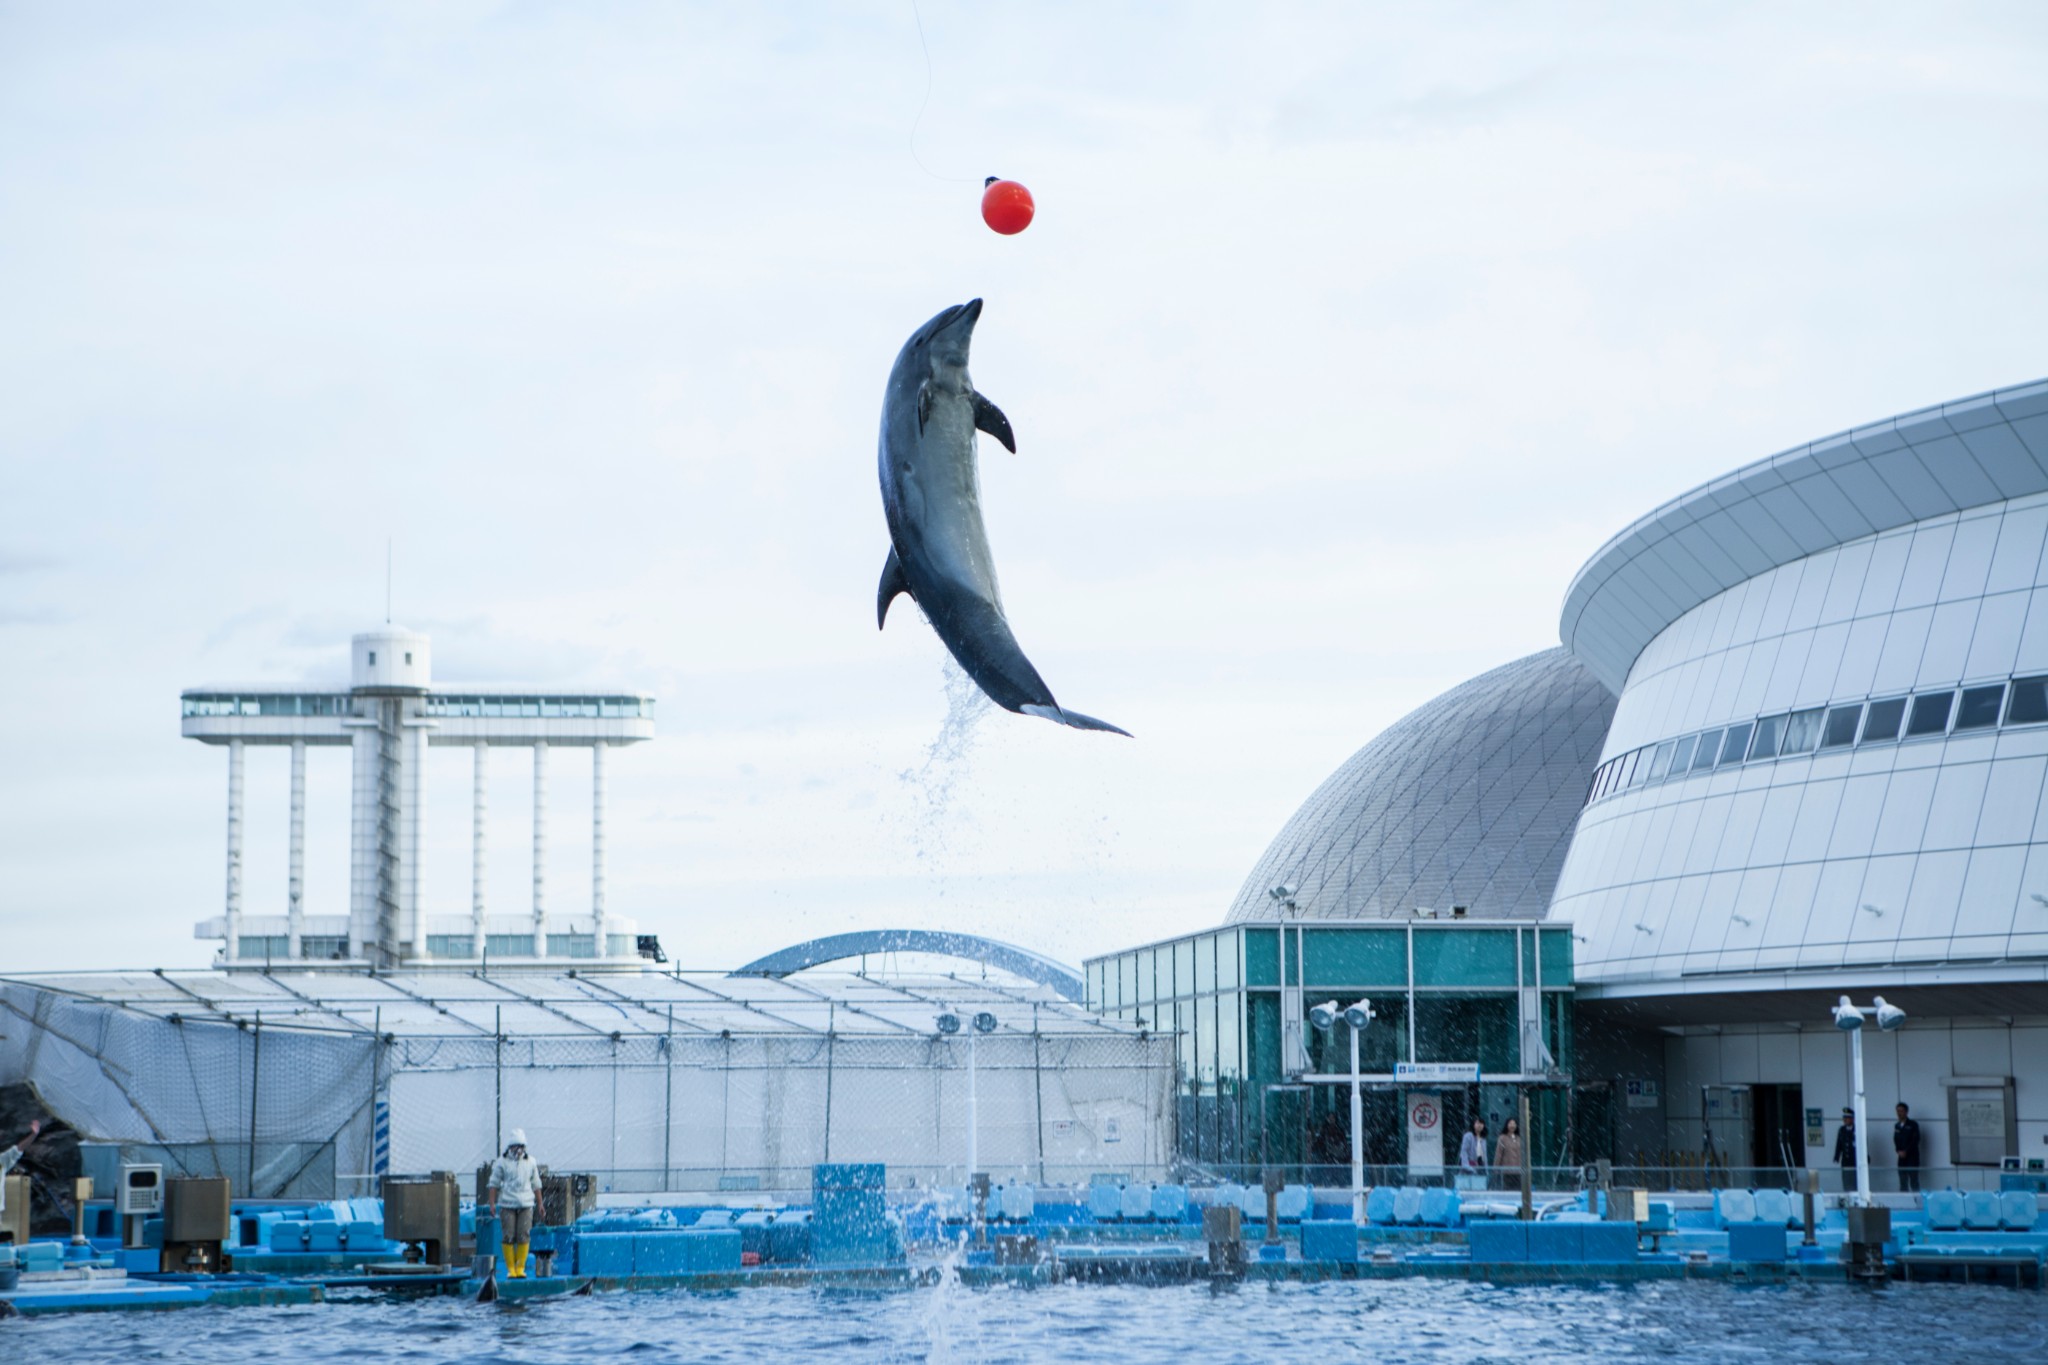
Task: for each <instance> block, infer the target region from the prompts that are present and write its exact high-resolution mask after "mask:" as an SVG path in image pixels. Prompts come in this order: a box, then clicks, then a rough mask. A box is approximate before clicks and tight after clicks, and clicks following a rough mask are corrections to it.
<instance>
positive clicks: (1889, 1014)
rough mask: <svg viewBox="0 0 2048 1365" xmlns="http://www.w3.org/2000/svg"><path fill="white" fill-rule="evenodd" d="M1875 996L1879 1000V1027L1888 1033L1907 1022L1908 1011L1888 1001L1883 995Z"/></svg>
mask: <svg viewBox="0 0 2048 1365" xmlns="http://www.w3.org/2000/svg"><path fill="white" fill-rule="evenodd" d="M1874 998H1875V999H1876V1001H1877V1026H1878V1027H1879V1028H1881V1029H1883V1030H1884V1031H1885V1032H1886V1033H1890V1032H1892V1031H1893V1030H1894V1029H1896V1028H1898V1026H1899V1025H1901V1024H1903V1023H1905V1022H1906V1012H1905V1011H1904V1010H1902V1009H1900V1008H1899V1007H1898V1006H1897V1005H1893V1004H1889V1003H1887V1002H1886V1000H1885V998H1884V997H1883V996H1881V995H1880V996H1876V997H1874Z"/></svg>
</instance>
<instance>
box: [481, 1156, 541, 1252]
mask: <svg viewBox="0 0 2048 1365" xmlns="http://www.w3.org/2000/svg"><path fill="white" fill-rule="evenodd" d="M539 1198H540V1167H539V1166H537V1165H535V1164H534V1160H533V1158H532V1157H530V1156H528V1155H527V1154H526V1130H525V1129H524V1128H514V1129H513V1130H512V1141H510V1142H508V1143H506V1144H505V1155H503V1156H501V1157H499V1158H498V1159H497V1160H496V1161H493V1162H492V1163H491V1212H492V1213H494V1214H497V1215H498V1226H499V1227H500V1228H501V1229H502V1230H503V1239H504V1243H505V1269H506V1273H507V1274H508V1275H509V1276H510V1277H511V1278H512V1279H515V1280H523V1279H525V1278H526V1248H527V1243H528V1242H530V1241H531V1240H532V1238H533V1206H534V1204H535V1203H536V1202H538V1200H539Z"/></svg>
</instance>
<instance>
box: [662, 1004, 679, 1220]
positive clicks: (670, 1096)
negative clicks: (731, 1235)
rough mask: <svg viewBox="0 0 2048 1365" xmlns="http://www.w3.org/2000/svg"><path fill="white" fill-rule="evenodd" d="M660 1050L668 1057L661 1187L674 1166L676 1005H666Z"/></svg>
mask: <svg viewBox="0 0 2048 1365" xmlns="http://www.w3.org/2000/svg"><path fill="white" fill-rule="evenodd" d="M662 1051H663V1052H664V1053H665V1054H666V1055H667V1057H668V1075H667V1077H666V1078H665V1080H664V1082H663V1085H664V1097H663V1100H662V1107H661V1188H662V1190H663V1191H664V1192H666V1191H667V1190H668V1188H669V1172H670V1171H671V1170H673V1169H674V1168H675V1155H674V1153H675V1134H676V1007H675V1006H674V1005H670V1006H669V1007H668V1036H667V1037H666V1038H665V1039H663V1047H662Z"/></svg>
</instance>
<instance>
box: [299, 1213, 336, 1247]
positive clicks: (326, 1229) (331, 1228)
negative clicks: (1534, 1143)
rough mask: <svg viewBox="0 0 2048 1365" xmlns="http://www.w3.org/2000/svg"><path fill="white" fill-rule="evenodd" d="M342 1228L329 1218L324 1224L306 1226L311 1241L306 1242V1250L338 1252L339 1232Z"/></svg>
mask: <svg viewBox="0 0 2048 1365" xmlns="http://www.w3.org/2000/svg"><path fill="white" fill-rule="evenodd" d="M343 1226H344V1225H343V1224H341V1223H337V1222H335V1221H334V1220H333V1219H331V1218H330V1219H327V1220H325V1221H324V1222H318V1223H308V1224H306V1227H307V1230H308V1231H310V1232H311V1233H312V1237H311V1239H310V1240H309V1241H308V1242H307V1245H306V1250H308V1251H314V1252H332V1251H340V1250H341V1230H342V1227H343Z"/></svg>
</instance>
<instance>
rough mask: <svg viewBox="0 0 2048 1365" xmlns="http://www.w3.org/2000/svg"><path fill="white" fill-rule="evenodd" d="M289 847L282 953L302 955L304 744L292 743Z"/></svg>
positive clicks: (292, 956) (304, 890)
mask: <svg viewBox="0 0 2048 1365" xmlns="http://www.w3.org/2000/svg"><path fill="white" fill-rule="evenodd" d="M291 839H292V845H291V868H290V880H289V882H288V883H287V889H286V892H285V902H284V932H285V948H284V954H285V956H286V957H289V958H298V957H301V956H303V951H302V945H303V943H304V939H305V932H306V741H305V740H303V739H295V740H293V741H292V835H291Z"/></svg>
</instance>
